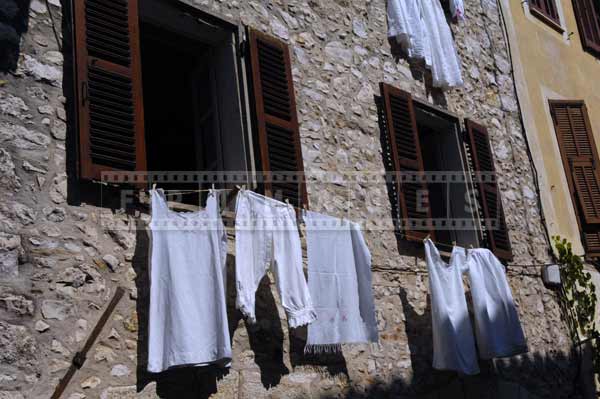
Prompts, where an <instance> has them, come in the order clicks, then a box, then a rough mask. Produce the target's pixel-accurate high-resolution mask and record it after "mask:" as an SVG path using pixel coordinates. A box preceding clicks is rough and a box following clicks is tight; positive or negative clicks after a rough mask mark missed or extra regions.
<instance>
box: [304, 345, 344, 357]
mask: <svg viewBox="0 0 600 399" xmlns="http://www.w3.org/2000/svg"><path fill="white" fill-rule="evenodd" d="M339 353H342V344H315V345H312V344H311V345H309V344H307V345H306V346H305V347H304V354H305V355H322V354H332V355H336V354H339Z"/></svg>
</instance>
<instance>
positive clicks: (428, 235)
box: [423, 234, 431, 241]
mask: <svg viewBox="0 0 600 399" xmlns="http://www.w3.org/2000/svg"><path fill="white" fill-rule="evenodd" d="M430 237H431V234H427V237H425V238H423V241H427V240H429V238H430Z"/></svg>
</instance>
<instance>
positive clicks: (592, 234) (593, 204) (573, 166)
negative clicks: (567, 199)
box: [550, 101, 600, 256]
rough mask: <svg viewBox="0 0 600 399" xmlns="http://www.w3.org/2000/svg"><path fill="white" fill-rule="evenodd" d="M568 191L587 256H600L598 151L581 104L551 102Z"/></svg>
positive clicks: (574, 102) (599, 175)
mask: <svg viewBox="0 0 600 399" xmlns="http://www.w3.org/2000/svg"><path fill="white" fill-rule="evenodd" d="M550 109H551V113H552V119H553V120H554V128H555V130H556V135H557V138H558V143H559V147H560V152H561V157H562V161H563V166H564V168H565V172H566V175H567V181H568V184H569V191H570V193H571V198H572V200H573V205H574V206H575V208H576V210H577V214H578V219H579V220H578V223H579V226H580V228H581V230H582V236H583V240H584V244H585V247H586V252H587V253H588V255H593V256H596V255H597V254H600V236H599V234H598V233H599V232H600V174H599V170H598V167H597V165H598V162H599V161H598V151H597V148H596V144H595V142H594V136H593V134H592V129H591V126H590V122H589V119H588V115H587V109H586V106H585V104H584V103H583V102H582V101H566V102H565V101H551V102H550Z"/></svg>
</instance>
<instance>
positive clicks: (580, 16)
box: [572, 0, 600, 59]
mask: <svg viewBox="0 0 600 399" xmlns="http://www.w3.org/2000/svg"><path fill="white" fill-rule="evenodd" d="M589 1H591V0H572V2H573V3H572V4H573V11H574V13H575V20H576V21H577V29H578V30H579V40H580V41H581V46H582V47H583V50H584V51H586V52H588V53H590V54H591V55H593V56H594V57H596V58H598V59H600V9H596V8H594V10H593V13H594V15H595V17H596V18H595V19H592V21H590V20H588V21H587V23H588V24H593V26H589V25H588V26H587V27H588V28H589V29H593V30H594V32H593V33H592V34H595V35H596V41H594V39H593V38H590V37H588V34H590V32H588V30H587V29H586V21H585V20H584V15H586V16H587V14H586V13H585V10H584V8H586V6H587V7H594V5H593V3H592V4H590V3H589Z"/></svg>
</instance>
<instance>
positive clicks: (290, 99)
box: [248, 28, 308, 207]
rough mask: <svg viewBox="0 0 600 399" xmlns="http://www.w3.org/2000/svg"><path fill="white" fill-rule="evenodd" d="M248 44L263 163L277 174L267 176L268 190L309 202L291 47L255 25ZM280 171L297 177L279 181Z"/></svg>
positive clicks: (295, 201) (296, 202) (298, 203)
mask: <svg viewBox="0 0 600 399" xmlns="http://www.w3.org/2000/svg"><path fill="white" fill-rule="evenodd" d="M248 45H249V50H250V69H251V71H252V87H253V92H254V106H255V109H254V110H255V120H256V128H257V132H258V144H259V147H260V158H261V166H262V169H263V171H264V172H272V173H273V181H272V182H271V181H269V180H271V179H269V178H266V179H265V180H266V181H265V192H266V194H267V195H269V196H272V197H275V198H280V199H284V198H287V199H289V200H290V202H291V203H292V204H293V205H294V206H296V207H300V206H301V205H302V204H305V205H306V204H308V199H307V194H306V185H305V184H304V176H303V175H304V166H303V162H302V147H301V145H300V129H299V126H298V115H297V113H296V100H295V96H294V82H293V79H292V66H291V59H290V52H289V49H288V46H287V45H286V44H285V43H283V42H281V41H279V40H277V39H275V38H273V37H271V36H268V35H265V34H263V33H261V32H258V31H256V30H254V29H251V28H249V29H248ZM278 172H293V175H294V176H289V178H288V179H286V180H284V181H279V180H281V176H278V174H277V173H278ZM265 175H268V173H265Z"/></svg>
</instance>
